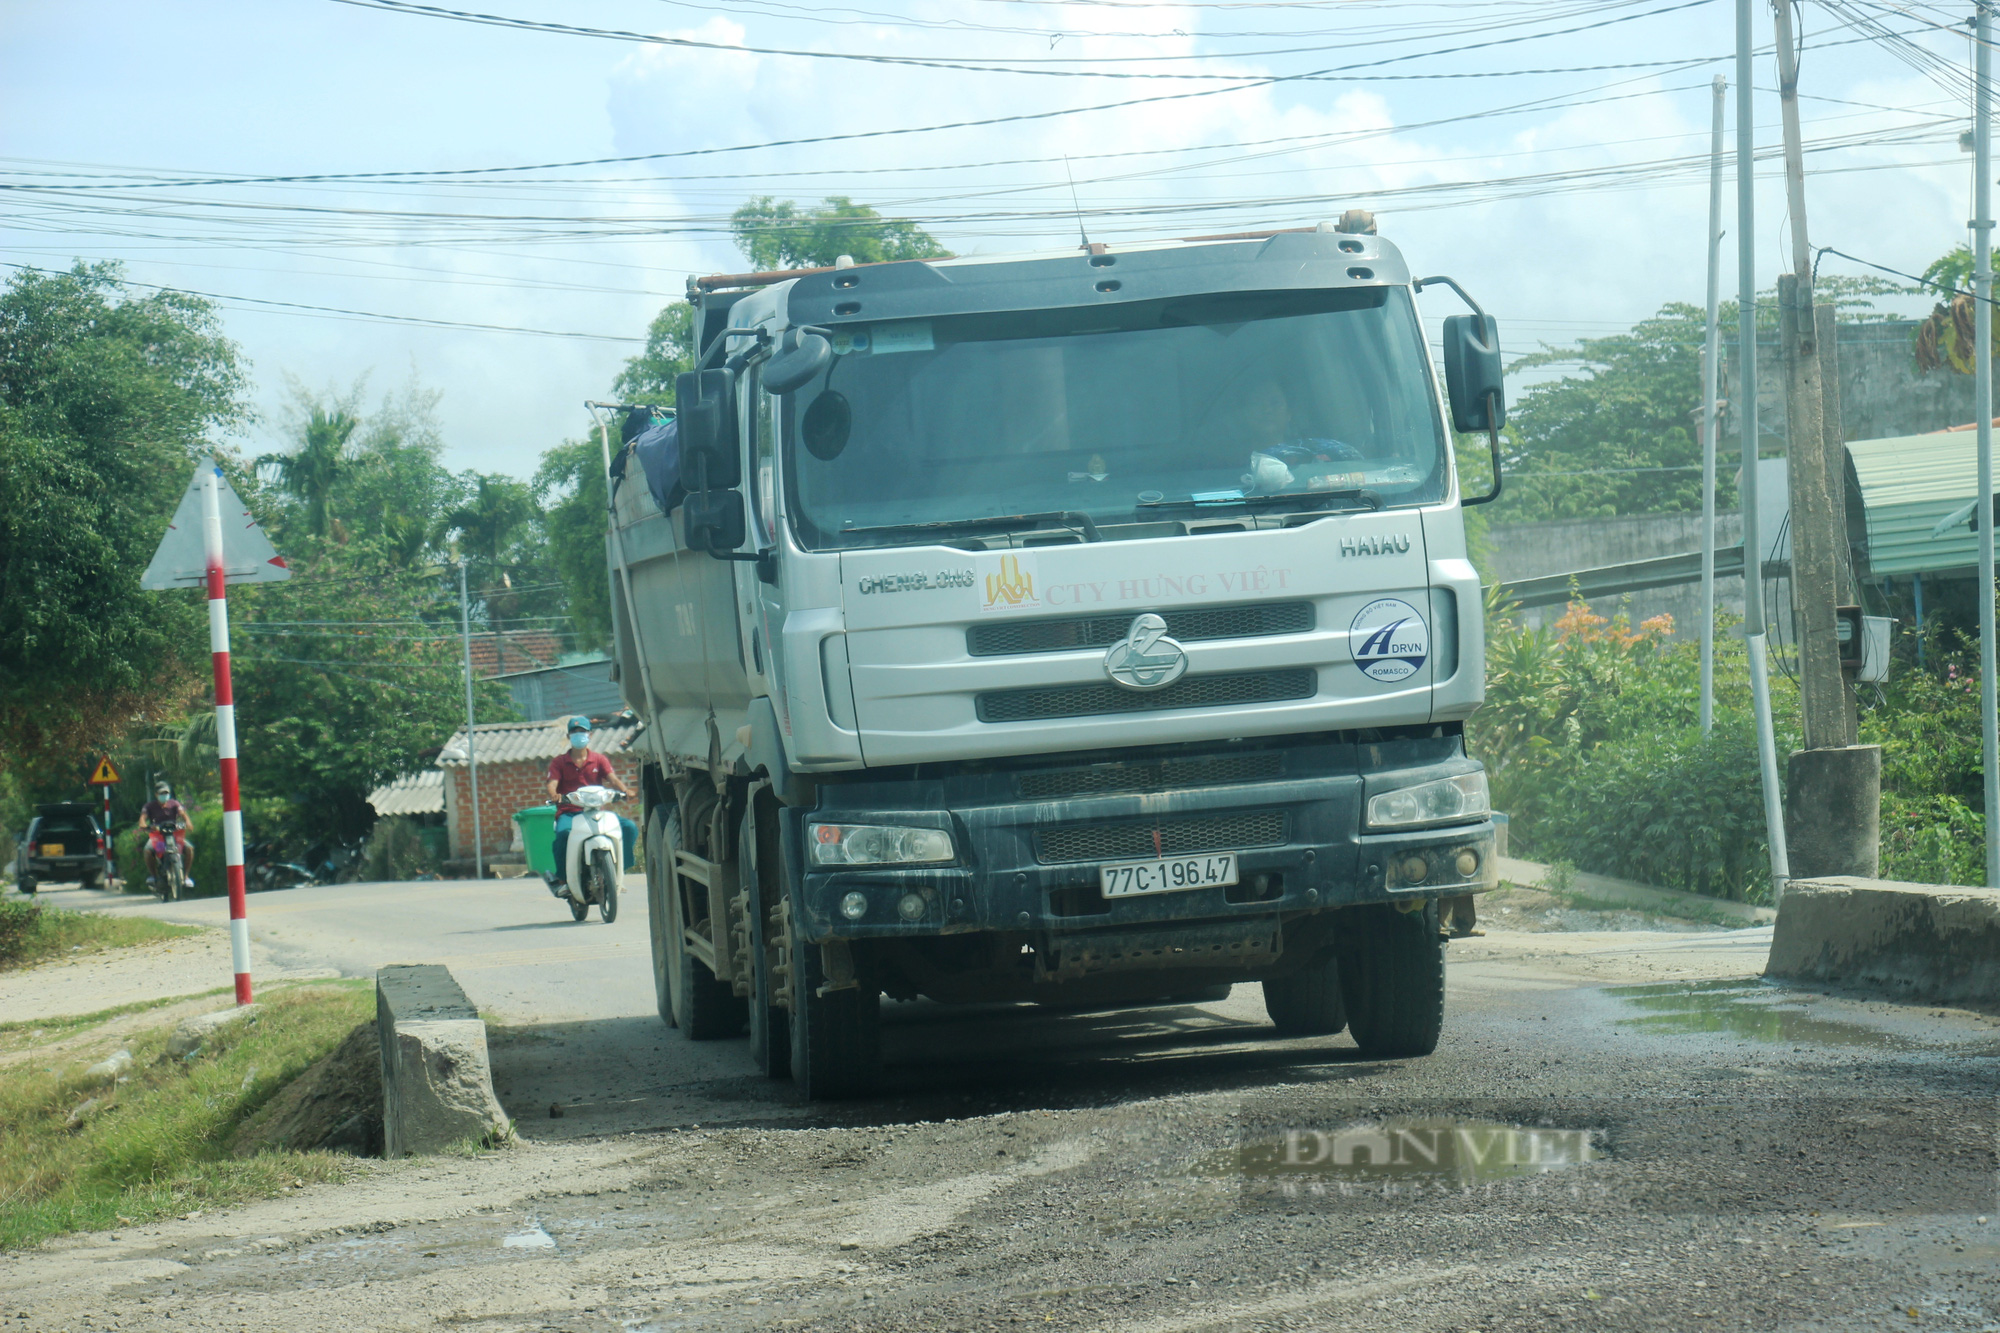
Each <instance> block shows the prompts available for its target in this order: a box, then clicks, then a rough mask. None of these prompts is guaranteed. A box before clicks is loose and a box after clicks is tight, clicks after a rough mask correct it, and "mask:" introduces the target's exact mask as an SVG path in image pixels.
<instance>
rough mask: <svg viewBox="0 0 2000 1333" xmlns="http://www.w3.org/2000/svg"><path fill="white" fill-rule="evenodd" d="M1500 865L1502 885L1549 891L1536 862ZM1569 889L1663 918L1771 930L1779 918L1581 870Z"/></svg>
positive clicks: (1750, 906) (1746, 906)
mask: <svg viewBox="0 0 2000 1333" xmlns="http://www.w3.org/2000/svg"><path fill="white" fill-rule="evenodd" d="M1499 861H1500V867H1499V869H1500V880H1501V882H1502V883H1504V884H1518V885H1520V886H1521V887H1522V888H1526V889H1547V888H1548V885H1547V884H1546V882H1545V877H1546V876H1547V875H1548V873H1549V868H1548V867H1547V866H1545V865H1542V864H1540V863H1539V862H1536V861H1516V860H1515V859H1514V858H1512V857H1511V856H1503V857H1500V858H1499ZM1569 889H1570V892H1571V893H1573V894H1576V895H1578V896H1579V897H1584V898H1594V899H1596V900H1597V901H1599V902H1606V903H1616V904H1618V905H1619V906H1620V907H1630V908H1634V909H1635V910H1638V911H1641V912H1656V913H1658V914H1660V915H1662V916H1684V917H1687V918H1689V919H1691V920H1697V921H1699V920H1705V919H1710V918H1714V917H1725V918H1727V919H1729V920H1731V921H1734V922H1736V923H1737V924H1738V925H1742V926H1768V925H1770V924H1771V922H1773V921H1775V920H1776V919H1777V916H1778V914H1777V913H1776V912H1774V911H1772V910H1771V909H1770V908H1768V907H1758V906H1756V905H1755V904H1753V903H1739V902H1732V901H1730V900H1729V899H1727V898H1704V897H1702V896H1701V895H1700V894H1698V893H1676V892H1674V891H1673V890H1672V889H1658V888H1654V887H1653V886H1652V885H1650V884H1639V883H1636V882H1634V881H1632V880H1629V879H1614V878H1613V877H1612V876H1610V875H1593V874H1591V873H1590V872H1589V871H1587V870H1579V871H1577V872H1576V874H1574V875H1573V876H1571V877H1570V884H1569Z"/></svg>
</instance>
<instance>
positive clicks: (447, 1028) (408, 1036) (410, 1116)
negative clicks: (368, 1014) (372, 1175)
mask: <svg viewBox="0 0 2000 1333" xmlns="http://www.w3.org/2000/svg"><path fill="white" fill-rule="evenodd" d="M375 1025H376V1029H377V1031H378V1032H379V1034H380V1036H381V1039H382V1152H383V1156H385V1157H392V1158H393V1157H406V1156H410V1155H413V1154H421V1153H433V1152H437V1151H438V1150H440V1149H442V1148H446V1147H449V1146H450V1145H452V1144H454V1143H458V1142H461V1141H463V1140H465V1139H468V1138H490V1137H495V1136H498V1135H501V1134H504V1133H505V1132H506V1130H507V1113H506V1112H505V1111H504V1110H502V1109H501V1107H500V1099H499V1098H498V1097H496V1096H494V1095H493V1071H492V1068H491V1066H490V1065H489V1064H488V1062H487V1054H486V1024H485V1023H483V1022H482V1021H480V1017H479V1011H478V1010H477V1009H474V1008H473V1007H472V1002H471V1001H470V1000H468V999H466V998H465V992H464V991H463V990H461V989H460V988H459V985H458V983H457V982H456V981H454V980H452V975H451V972H450V970H449V969H447V968H444V967H442V966H439V965H438V964H435V963H421V964H411V963H404V964H397V965H395V966H391V967H385V968H382V969H381V970H380V971H378V972H377V973H376V974H375Z"/></svg>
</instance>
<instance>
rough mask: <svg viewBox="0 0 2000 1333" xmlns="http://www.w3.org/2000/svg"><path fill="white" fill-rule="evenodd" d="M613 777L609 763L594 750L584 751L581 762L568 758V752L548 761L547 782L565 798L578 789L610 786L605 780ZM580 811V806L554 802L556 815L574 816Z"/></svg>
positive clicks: (565, 802) (565, 751)
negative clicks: (553, 784) (554, 785)
mask: <svg viewBox="0 0 2000 1333" xmlns="http://www.w3.org/2000/svg"><path fill="white" fill-rule="evenodd" d="M613 776H614V772H613V770H612V767H611V761H610V760H609V759H606V758H605V757H604V756H603V755H601V754H599V753H598V752H597V751H595V750H585V751H584V752H583V759H582V761H581V762H579V761H577V760H575V759H572V758H570V753H569V751H568V750H564V751H563V752H562V753H561V754H559V755H557V756H556V757H555V758H553V759H551V760H549V781H551V782H553V783H555V784H556V792H557V794H558V795H561V796H567V795H568V794H569V793H571V792H573V791H575V790H576V789H577V788H578V787H596V786H610V785H611V784H610V783H609V782H608V781H607V780H606V779H608V778H611V777H613ZM582 809H583V807H582V806H580V805H572V804H571V803H570V802H568V801H558V802H556V813H557V814H559V815H574V814H577V813H580V812H581V811H582Z"/></svg>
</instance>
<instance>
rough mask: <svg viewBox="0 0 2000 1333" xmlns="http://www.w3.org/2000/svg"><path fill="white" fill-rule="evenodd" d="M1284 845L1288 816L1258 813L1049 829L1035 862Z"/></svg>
mask: <svg viewBox="0 0 2000 1333" xmlns="http://www.w3.org/2000/svg"><path fill="white" fill-rule="evenodd" d="M1155 834H1158V842H1157V843H1156V842H1155V841H1154V835H1155ZM1284 840H1285V816H1284V812H1283V811H1281V810H1259V811H1257V812H1255V813H1252V814H1240V815H1206V816H1200V817H1195V818H1188V819H1170V820H1166V821H1164V822H1162V823H1157V824H1072V825H1068V826H1066V827H1062V828H1051V829H1044V830H1042V831H1041V832H1040V833H1037V834H1036V835H1035V856H1036V859H1037V860H1040V861H1042V862H1044V863H1045V864H1059V863H1062V862H1068V861H1142V860H1148V859H1150V858H1152V857H1157V856H1184V855H1187V854H1189V853H1191V852H1223V851H1234V850H1236V849H1237V848H1239V847H1271V846H1275V845H1276V844H1278V843H1281V842H1283V841H1284Z"/></svg>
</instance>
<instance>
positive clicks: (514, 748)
mask: <svg viewBox="0 0 2000 1333" xmlns="http://www.w3.org/2000/svg"><path fill="white" fill-rule="evenodd" d="M566 721H567V719H564V718H559V717H558V718H552V719H550V720H549V721H547V722H482V723H480V724H479V725H478V726H477V727H476V728H474V729H473V754H474V756H475V757H476V758H477V759H478V760H479V762H480V764H481V766H482V767H483V766H484V765H487V764H505V763H509V762H511V761H514V760H520V759H540V760H548V759H553V758H555V757H556V756H557V755H559V754H561V753H562V752H563V751H564V750H567V749H568V748H569V738H568V737H567V735H565V733H564V724H565V722H566ZM638 734H639V723H638V721H637V719H624V720H620V721H616V722H609V723H606V724H604V725H601V726H598V727H594V728H592V729H591V733H590V748H591V749H593V750H596V751H598V752H599V753H600V754H618V753H620V752H621V751H623V750H625V749H627V748H629V747H630V746H631V744H632V738H633V737H635V736H637V735H638ZM449 756H456V757H455V758H453V757H449ZM438 766H439V767H441V768H463V767H465V730H464V728H460V729H459V730H457V731H455V732H453V733H452V736H451V739H450V740H448V741H446V742H445V743H444V753H443V754H441V755H439V756H438Z"/></svg>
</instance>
